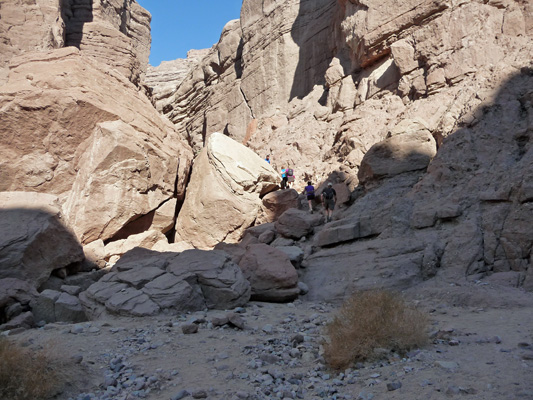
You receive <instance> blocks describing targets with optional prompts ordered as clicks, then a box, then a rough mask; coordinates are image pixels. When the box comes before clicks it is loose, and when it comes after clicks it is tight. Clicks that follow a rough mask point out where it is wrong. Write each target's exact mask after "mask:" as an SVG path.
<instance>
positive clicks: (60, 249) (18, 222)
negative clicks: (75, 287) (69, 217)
mask: <svg viewBox="0 0 533 400" xmlns="http://www.w3.org/2000/svg"><path fill="white" fill-rule="evenodd" d="M57 202H58V199H57V198H56V197H55V196H52V195H45V194H39V193H27V192H0V279H3V278H17V279H20V280H23V281H27V282H28V283H30V284H31V285H32V286H33V287H35V288H37V287H39V286H40V285H41V284H42V283H43V282H45V281H46V280H47V279H48V278H49V277H50V274H51V273H52V271H54V270H56V269H61V268H68V267H70V266H73V265H75V264H77V263H81V262H82V261H83V259H84V255H83V248H82V246H81V244H80V243H79V242H78V240H77V239H76V236H75V235H74V234H73V232H72V230H70V229H69V228H68V227H67V226H65V224H64V222H63V219H62V218H61V217H62V215H61V212H60V208H59V206H58V205H57Z"/></svg>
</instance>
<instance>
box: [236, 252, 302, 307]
mask: <svg viewBox="0 0 533 400" xmlns="http://www.w3.org/2000/svg"><path fill="white" fill-rule="evenodd" d="M239 266H240V267H241V269H242V271H243V274H244V276H245V277H246V279H248V281H249V282H250V284H251V286H252V297H251V299H252V300H254V299H255V300H260V301H273V302H284V301H291V300H294V299H295V298H296V297H298V293H299V289H298V287H297V285H298V274H297V272H296V269H295V268H294V267H293V265H292V264H291V262H290V260H289V257H288V256H287V255H286V254H285V253H284V252H283V251H281V250H278V249H276V248H275V247H271V246H268V245H266V244H252V245H250V246H248V248H247V251H246V253H245V254H244V256H243V257H242V259H241V261H240V262H239Z"/></svg>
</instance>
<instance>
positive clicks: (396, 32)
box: [162, 0, 533, 298]
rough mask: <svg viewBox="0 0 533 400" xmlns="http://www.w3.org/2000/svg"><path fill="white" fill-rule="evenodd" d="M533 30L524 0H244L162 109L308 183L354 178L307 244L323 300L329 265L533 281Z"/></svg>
mask: <svg viewBox="0 0 533 400" xmlns="http://www.w3.org/2000/svg"><path fill="white" fill-rule="evenodd" d="M532 37H533V10H532V6H531V4H530V2H527V1H523V0H495V1H462V0H431V1H429V0H408V1H405V2H402V3H401V4H398V3H397V2H392V1H379V2H378V1H372V0H338V1H335V2H332V1H326V0H312V1H311V0H309V1H296V0H293V1H261V2H258V1H252V0H244V2H243V6H242V11H241V19H240V21H231V22H230V23H228V24H227V25H226V27H225V28H224V31H223V33H222V35H221V38H220V41H219V43H218V44H217V45H215V46H214V47H213V48H212V49H210V50H209V53H208V55H207V56H206V57H205V58H203V59H202V60H201V61H200V62H199V64H198V66H197V67H195V68H193V69H192V70H191V71H190V72H189V74H188V76H187V77H186V78H185V79H184V80H183V81H182V82H181V83H180V84H179V85H176V87H175V88H174V89H173V92H172V93H171V95H169V96H168V97H167V99H166V104H165V106H164V107H163V108H162V110H163V111H164V113H165V115H167V116H168V117H169V119H170V120H171V121H172V122H173V123H174V124H175V125H176V127H177V128H178V129H179V130H180V131H182V132H183V134H184V135H186V137H187V138H188V141H189V143H190V144H191V145H192V146H193V148H194V150H195V151H199V150H200V149H201V148H202V147H203V146H204V144H205V142H206V140H207V138H208V136H209V135H210V134H211V133H212V132H215V131H220V132H224V133H225V134H227V135H229V136H230V137H232V138H234V139H235V140H237V141H240V142H242V143H244V144H246V145H247V146H248V147H250V148H251V149H253V150H254V151H256V152H257V153H258V154H259V155H261V156H264V155H266V154H270V155H271V159H272V162H273V166H274V167H275V168H276V169H278V170H279V168H281V167H282V166H290V167H292V168H293V169H294V170H295V173H296V178H297V182H296V188H299V189H302V188H303V186H304V185H305V182H306V181H307V180H312V181H313V183H315V185H318V186H319V187H321V186H322V185H323V184H324V183H325V182H326V181H327V180H332V181H333V182H334V183H338V184H341V183H342V184H344V185H346V186H347V188H348V189H349V190H350V191H351V196H349V197H348V199H347V200H346V201H345V202H344V204H341V205H340V207H338V210H337V211H336V215H335V219H336V220H337V221H335V222H334V223H332V224H328V225H326V226H325V227H323V228H317V229H315V236H314V237H315V240H316V241H314V242H313V244H309V243H307V244H299V246H300V247H302V248H303V250H304V253H305V254H306V258H305V259H304V262H303V264H306V265H307V270H306V276H307V280H308V284H309V285H310V286H311V287H312V288H313V290H311V292H312V293H315V294H314V295H315V296H317V298H318V297H320V296H321V295H318V294H316V293H319V292H321V291H324V288H325V286H326V285H323V284H321V282H324V279H326V278H327V279H328V280H329V281H330V282H332V284H331V290H332V291H333V292H334V294H335V295H339V296H342V295H343V294H344V293H345V292H346V291H350V290H353V289H354V288H355V287H372V286H376V285H378V286H379V285H384V286H387V285H392V286H394V285H396V286H403V287H405V286H409V285H411V284H414V283H416V282H421V281H423V280H425V279H428V278H429V277H435V276H436V275H437V273H438V276H441V277H443V278H444V277H447V278H449V279H455V278H458V277H465V276H468V277H470V279H477V278H480V277H487V276H491V277H492V278H491V279H493V280H494V281H502V282H503V281H505V282H507V283H509V282H511V283H509V284H511V285H514V286H517V285H524V286H525V287H531V285H532V283H531V282H532V279H533V278H531V273H532V271H533V269H532V268H530V265H531V259H530V254H531V240H530V239H529V238H530V237H532V234H533V232H530V230H529V228H527V226H528V225H530V224H528V221H530V218H529V217H528V215H530V213H529V206H530V203H529V200H528V199H529V195H528V194H527V193H528V189H527V188H528V187H529V184H528V182H527V178H525V177H527V176H529V174H531V164H530V162H529V161H528V160H529V155H530V136H531V132H532V124H531V113H532V109H531V101H530V98H531V95H532V94H531V93H532V91H531V79H532V77H531V71H532V68H533V65H532V62H531V60H532V59H533V58H532V55H533V40H532ZM192 184H193V185H194V182H192ZM321 229H322V230H321ZM332 247H333V248H332ZM369 269H372V271H373V272H371V271H370V270H369ZM324 271H326V272H324ZM324 274H328V275H327V276H325V275H324ZM334 276H338V279H336V280H335V279H333V277H334ZM365 277H366V278H365ZM387 282H389V283H387ZM328 296H333V294H332V293H330V294H329V295H327V294H324V295H323V297H322V298H328Z"/></svg>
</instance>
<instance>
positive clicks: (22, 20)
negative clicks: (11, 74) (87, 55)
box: [0, 0, 65, 85]
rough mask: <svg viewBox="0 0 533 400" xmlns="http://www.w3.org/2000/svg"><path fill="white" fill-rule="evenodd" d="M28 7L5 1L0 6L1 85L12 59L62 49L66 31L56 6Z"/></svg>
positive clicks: (49, 1) (43, 0) (42, 2)
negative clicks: (36, 51)
mask: <svg viewBox="0 0 533 400" xmlns="http://www.w3.org/2000/svg"><path fill="white" fill-rule="evenodd" d="M31 3H32V2H21V1H17V0H5V1H2V4H1V6H0V85H1V84H3V83H5V81H6V80H7V75H8V68H7V65H8V62H9V60H10V59H11V58H12V57H13V56H16V55H19V54H22V53H24V52H26V51H34V50H50V49H56V48H60V47H63V46H64V45H65V32H64V29H65V27H64V24H63V22H62V20H61V10H60V6H59V4H58V2H57V1H55V0H36V1H34V2H33V4H31Z"/></svg>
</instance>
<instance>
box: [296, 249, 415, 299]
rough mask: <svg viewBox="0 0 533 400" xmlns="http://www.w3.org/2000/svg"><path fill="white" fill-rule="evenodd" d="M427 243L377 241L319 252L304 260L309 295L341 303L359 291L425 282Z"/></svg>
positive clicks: (401, 286)
mask: <svg viewBox="0 0 533 400" xmlns="http://www.w3.org/2000/svg"><path fill="white" fill-rule="evenodd" d="M423 256H424V243H421V242H419V241H416V240H402V239H381V240H379V239H376V240H374V241H371V242H368V241H364V242H355V243H353V244H347V245H340V246H337V247H335V248H332V249H324V250H320V251H318V252H316V253H314V254H313V255H311V256H310V257H308V258H307V259H306V260H305V267H306V269H305V275H304V278H303V281H304V283H306V284H307V285H308V287H309V292H308V294H307V295H306V296H307V298H308V299H309V300H312V301H324V300H327V301H339V300H342V299H345V298H346V297H348V296H349V295H350V294H352V293H354V292H355V291H357V290H368V289H373V288H387V289H405V288H409V287H411V286H413V285H415V284H417V283H419V282H421V281H422V279H423V278H422V272H421V271H422V265H423V263H422V262H423Z"/></svg>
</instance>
